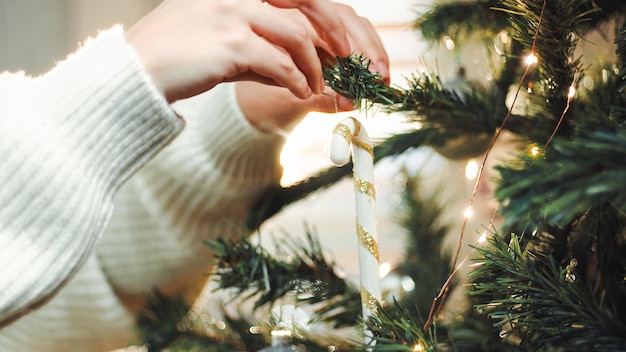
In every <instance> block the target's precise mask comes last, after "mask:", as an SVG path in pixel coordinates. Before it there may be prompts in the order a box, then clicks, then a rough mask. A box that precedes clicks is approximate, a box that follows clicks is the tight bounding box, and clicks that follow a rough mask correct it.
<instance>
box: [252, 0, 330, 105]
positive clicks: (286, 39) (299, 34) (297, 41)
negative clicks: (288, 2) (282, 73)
mask: <svg viewBox="0 0 626 352" xmlns="http://www.w3.org/2000/svg"><path fill="white" fill-rule="evenodd" d="M262 8H263V9H261V12H263V14H259V13H258V11H257V13H254V14H251V26H252V30H253V31H254V32H255V33H257V34H258V35H259V36H261V37H262V38H263V39H265V40H268V41H269V42H271V43H273V44H274V45H276V46H277V47H279V48H282V49H284V50H285V51H286V52H287V53H289V55H291V57H292V59H293V61H294V63H295V64H296V66H297V67H298V69H299V70H300V71H301V72H302V73H303V74H304V75H305V77H306V78H307V81H308V84H309V87H310V88H311V89H312V91H313V92H314V93H315V94H320V93H321V92H322V91H323V90H324V80H323V78H322V70H321V62H320V59H319V57H318V55H317V51H316V48H315V42H316V41H317V34H316V33H315V32H314V30H313V29H312V28H311V27H310V25H309V24H308V22H307V21H306V18H305V17H304V16H302V15H301V14H299V13H298V15H299V16H294V15H296V13H294V12H291V11H290V10H278V9H276V8H273V7H271V6H263V7H262ZM285 11H288V13H287V15H285Z"/></svg>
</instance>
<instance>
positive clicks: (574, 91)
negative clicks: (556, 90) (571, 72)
mask: <svg viewBox="0 0 626 352" xmlns="http://www.w3.org/2000/svg"><path fill="white" fill-rule="evenodd" d="M574 95H576V88H574V87H573V86H571V87H569V92H568V93H567V97H568V98H573V97H574Z"/></svg>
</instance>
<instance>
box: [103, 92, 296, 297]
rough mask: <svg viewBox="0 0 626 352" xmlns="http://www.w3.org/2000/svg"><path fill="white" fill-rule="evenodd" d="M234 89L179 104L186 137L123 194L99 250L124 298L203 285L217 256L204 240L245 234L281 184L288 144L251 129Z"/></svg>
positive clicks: (181, 137)
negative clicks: (256, 210)
mask: <svg viewBox="0 0 626 352" xmlns="http://www.w3.org/2000/svg"><path fill="white" fill-rule="evenodd" d="M234 86H235V85H234V84H222V85H220V86H218V87H216V88H214V89H213V90H211V91H210V92H208V93H205V94H203V95H200V96H197V97H194V98H192V99H189V100H186V101H181V102H179V103H177V104H176V105H175V106H174V108H175V109H176V110H177V111H178V112H179V114H180V115H182V116H184V118H185V121H186V122H187V127H186V129H185V131H184V132H183V133H181V135H180V137H179V138H177V139H176V140H175V141H174V142H173V143H172V144H171V145H170V146H168V147H167V148H166V149H165V150H163V152H162V153H161V154H159V156H157V157H156V158H155V159H154V160H153V161H151V162H150V163H149V164H148V165H147V166H146V167H145V168H144V169H142V170H141V172H139V173H138V174H137V177H134V178H133V180H132V181H131V182H130V183H129V185H128V186H127V187H124V189H123V190H122V191H121V192H120V194H119V196H118V198H117V202H116V205H117V207H118V209H117V211H116V213H115V215H114V217H113V221H112V223H111V226H110V228H109V229H108V230H107V233H106V236H105V238H103V241H102V243H101V244H100V245H99V246H98V254H99V257H100V261H101V263H102V266H103V268H104V269H105V271H106V272H107V273H108V275H109V280H110V282H111V283H112V284H113V285H114V287H115V288H116V290H118V291H119V292H122V293H132V294H136V293H142V294H143V293H144V292H146V291H147V290H150V288H151V287H153V286H155V285H156V286H161V287H169V288H172V287H177V288H182V289H185V288H186V287H185V286H188V285H191V286H193V285H194V284H195V285H197V284H198V282H204V280H205V277H206V273H207V272H208V270H209V266H208V265H207V263H208V262H210V259H212V258H213V255H212V253H210V252H209V251H208V247H207V246H206V245H205V244H204V243H203V241H204V240H207V239H215V238H217V237H229V238H238V237H240V236H244V235H246V232H245V229H244V227H243V225H242V224H243V220H244V218H245V216H246V215H247V213H248V211H249V210H250V207H251V206H252V205H253V204H254V203H255V202H256V201H257V200H258V198H259V196H260V195H261V194H262V193H263V191H265V190H266V189H267V187H269V186H275V185H276V184H277V183H278V182H279V181H280V177H281V175H282V167H281V166H280V163H279V156H280V151H281V149H282V146H283V144H284V138H283V137H281V136H279V135H275V134H267V133H262V132H259V131H258V130H257V129H255V128H254V127H252V126H251V125H250V123H249V122H248V120H247V119H246V118H245V116H244V115H243V114H242V112H241V110H240V109H239V105H238V103H237V97H236V94H235V88H234Z"/></svg>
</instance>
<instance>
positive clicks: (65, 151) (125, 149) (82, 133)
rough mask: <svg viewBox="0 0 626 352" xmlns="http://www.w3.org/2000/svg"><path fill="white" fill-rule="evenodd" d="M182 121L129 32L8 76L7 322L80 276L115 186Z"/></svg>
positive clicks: (4, 142) (1, 319)
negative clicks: (48, 66) (50, 65)
mask: <svg viewBox="0 0 626 352" xmlns="http://www.w3.org/2000/svg"><path fill="white" fill-rule="evenodd" d="M182 128H183V121H182V120H181V119H180V118H178V116H177V115H176V114H175V113H174V111H173V110H172V109H171V108H170V107H169V106H168V105H167V103H166V101H165V100H164V99H163V98H162V96H161V95H159V93H158V92H157V91H156V89H155V87H154V86H153V84H152V83H151V82H150V79H149V77H148V76H147V74H146V73H145V72H144V71H143V68H142V66H141V64H140V62H139V59H138V57H137V56H136V54H135V53H134V51H133V50H132V48H131V47H130V46H129V45H128V44H127V43H126V42H125V41H124V37H123V34H122V31H121V30H119V29H113V30H111V31H108V32H106V33H104V34H101V35H100V36H99V37H98V39H97V40H94V41H93V42H92V43H89V44H87V45H86V46H85V48H83V49H81V50H79V51H78V52H77V53H75V54H74V55H72V56H71V57H69V58H68V59H67V60H66V61H65V62H62V63H60V64H59V65H57V67H56V68H55V69H54V70H52V71H51V72H49V73H48V74H46V75H44V76H43V77H40V78H36V79H33V78H28V77H25V76H23V75H20V74H8V73H4V74H2V75H0V135H1V136H2V138H0V158H1V160H2V163H1V165H0V184H1V185H2V187H0V285H2V288H1V289H0V326H2V325H5V324H6V323H8V322H9V321H12V320H14V319H16V318H18V317H19V316H21V315H23V314H25V313H27V312H28V311H29V310H31V309H32V308H34V307H36V306H38V305H40V304H43V303H45V302H46V301H47V300H48V299H50V297H52V295H53V294H54V293H55V292H56V291H58V290H59V288H61V287H62V286H63V284H65V283H66V282H67V280H68V279H70V278H71V277H72V276H73V275H74V274H75V272H76V270H77V269H79V268H80V266H81V265H82V264H83V263H84V262H85V261H86V260H87V258H88V257H89V256H90V255H91V254H92V253H93V249H94V245H95V244H96V242H97V240H98V239H99V238H100V236H101V235H102V233H103V231H104V228H105V226H106V224H107V223H108V221H109V218H110V215H111V212H112V209H113V206H112V199H113V195H114V193H115V192H116V191H117V190H118V188H119V187H120V186H121V185H122V184H123V183H124V182H125V181H127V179H128V178H129V177H130V176H131V175H132V174H134V173H135V172H136V171H137V170H138V169H139V168H140V167H142V166H143V165H145V163H146V162H147V161H148V160H149V159H151V158H152V157H153V156H154V155H155V154H156V153H157V152H158V151H160V150H161V149H162V148H163V147H164V146H165V145H166V144H168V143H169V142H170V141H171V140H172V138H173V137H174V136H175V135H176V134H177V133H178V132H180V130H182ZM1 350H2V351H5V350H4V349H1Z"/></svg>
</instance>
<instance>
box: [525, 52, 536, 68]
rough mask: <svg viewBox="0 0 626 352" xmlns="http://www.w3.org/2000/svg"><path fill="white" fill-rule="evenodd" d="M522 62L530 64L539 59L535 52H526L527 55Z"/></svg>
mask: <svg viewBox="0 0 626 352" xmlns="http://www.w3.org/2000/svg"><path fill="white" fill-rule="evenodd" d="M524 62H525V63H526V65H528V66H530V65H534V64H536V63H537V62H539V59H538V58H537V56H535V54H528V56H526V58H525V59H524Z"/></svg>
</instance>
